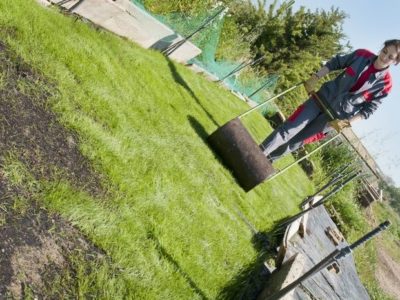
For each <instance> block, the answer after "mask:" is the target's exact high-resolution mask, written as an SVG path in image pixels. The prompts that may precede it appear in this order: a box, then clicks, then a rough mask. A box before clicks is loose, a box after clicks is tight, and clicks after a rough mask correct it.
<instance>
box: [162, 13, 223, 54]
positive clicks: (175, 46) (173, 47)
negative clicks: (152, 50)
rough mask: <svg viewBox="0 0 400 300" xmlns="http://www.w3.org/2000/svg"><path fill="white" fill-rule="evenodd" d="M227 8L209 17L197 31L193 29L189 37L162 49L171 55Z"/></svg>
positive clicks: (164, 52)
mask: <svg viewBox="0 0 400 300" xmlns="http://www.w3.org/2000/svg"><path fill="white" fill-rule="evenodd" d="M226 10H227V8H224V7H222V8H221V9H220V10H219V11H217V13H216V14H215V15H213V16H211V17H210V18H208V19H207V20H206V21H205V22H204V23H203V24H201V25H200V26H199V28H197V29H196V30H195V31H193V32H192V33H191V34H189V35H188V36H187V37H184V38H183V39H182V40H180V41H178V42H176V43H174V44H172V45H170V46H168V47H167V48H166V49H165V50H163V51H162V53H163V54H164V55H167V56H169V55H171V54H172V53H173V52H175V51H176V50H177V49H178V48H179V47H181V46H182V45H183V44H184V43H186V42H187V41H189V39H191V38H192V37H193V36H194V35H195V34H196V33H198V32H199V31H201V30H202V29H204V28H205V27H206V26H207V25H208V24H210V23H211V22H212V21H213V20H214V19H215V18H216V17H218V16H219V15H220V14H221V13H222V12H224V11H226Z"/></svg>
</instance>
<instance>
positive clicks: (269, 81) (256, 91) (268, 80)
mask: <svg viewBox="0 0 400 300" xmlns="http://www.w3.org/2000/svg"><path fill="white" fill-rule="evenodd" d="M275 78H276V77H275ZM272 80H273V79H271V78H268V79H267V80H266V81H265V82H264V83H263V84H262V85H261V86H260V87H259V88H258V89H256V90H255V91H254V92H252V93H251V94H250V95H249V98H251V97H253V96H254V95H255V94H257V93H258V92H260V91H261V90H263V89H264V88H265V87H266V86H267V85H268V84H270V83H271V81H272Z"/></svg>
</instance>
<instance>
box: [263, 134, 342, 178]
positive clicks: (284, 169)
mask: <svg viewBox="0 0 400 300" xmlns="http://www.w3.org/2000/svg"><path fill="white" fill-rule="evenodd" d="M337 137H339V133H338V134H336V135H335V136H333V137H332V138H330V139H329V140H327V141H326V142H325V143H323V144H322V145H320V146H318V147H317V148H316V149H314V150H313V151H311V152H310V153H308V154H306V155H304V156H303V157H301V158H299V159H298V160H296V161H295V162H293V163H291V164H290V165H288V166H286V167H285V168H283V169H282V170H280V171H279V172H277V173H275V174H274V175H272V176H271V177H269V178H267V180H266V181H270V180H272V179H274V178H275V177H277V176H279V175H281V174H282V173H284V172H286V171H287V170H289V169H290V168H291V167H293V166H294V165H296V164H298V163H299V162H301V161H303V160H304V159H306V158H307V157H309V156H310V155H312V154H314V153H315V152H316V151H318V150H319V149H321V148H322V147H324V146H325V145H327V144H329V143H330V142H332V141H333V140H335V139H336V138H337Z"/></svg>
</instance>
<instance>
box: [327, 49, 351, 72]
mask: <svg viewBox="0 0 400 300" xmlns="http://www.w3.org/2000/svg"><path fill="white" fill-rule="evenodd" d="M356 52H357V51H353V52H351V53H349V54H345V55H340V54H338V55H335V56H334V57H332V58H331V59H330V60H329V61H328V62H327V63H326V64H325V66H326V67H328V69H329V70H330V71H334V70H342V69H344V68H346V67H348V66H350V64H351V62H352V61H353V60H354V58H355V56H356Z"/></svg>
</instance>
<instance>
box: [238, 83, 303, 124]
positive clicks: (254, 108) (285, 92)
mask: <svg viewBox="0 0 400 300" xmlns="http://www.w3.org/2000/svg"><path fill="white" fill-rule="evenodd" d="M303 83H304V82H303V81H302V82H299V83H297V84H295V85H294V86H292V87H290V88H288V89H287V90H284V91H283V92H282V93H280V94H278V95H275V96H273V97H271V98H269V99H267V100H266V101H264V102H263V103H261V104H258V105H257V106H254V107H253V108H251V109H249V110H248V111H245V112H244V113H242V114H241V115H239V116H238V117H237V118H239V119H240V118H242V117H244V116H245V115H247V114H249V113H251V112H252V111H254V110H256V109H258V108H260V107H261V106H263V105H265V104H267V103H268V102H271V101H272V100H274V99H276V98H278V97H281V96H283V95H285V94H287V93H289V92H290V91H292V90H294V89H295V88H297V87H299V86H300V85H302V84H303Z"/></svg>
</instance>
